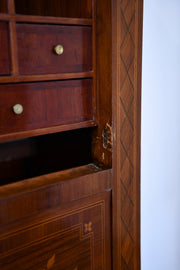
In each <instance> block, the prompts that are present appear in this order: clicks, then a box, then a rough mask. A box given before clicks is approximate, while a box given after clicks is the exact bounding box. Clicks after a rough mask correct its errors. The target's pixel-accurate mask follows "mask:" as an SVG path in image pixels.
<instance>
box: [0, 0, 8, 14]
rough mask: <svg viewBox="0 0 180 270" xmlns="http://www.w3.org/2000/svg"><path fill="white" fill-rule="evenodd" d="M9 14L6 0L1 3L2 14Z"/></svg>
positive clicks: (0, 10)
mask: <svg viewBox="0 0 180 270" xmlns="http://www.w3.org/2000/svg"><path fill="white" fill-rule="evenodd" d="M7 12H8V6H7V1H6V0H1V3H0V13H7Z"/></svg>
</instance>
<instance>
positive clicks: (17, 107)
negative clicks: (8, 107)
mask: <svg viewBox="0 0 180 270" xmlns="http://www.w3.org/2000/svg"><path fill="white" fill-rule="evenodd" d="M13 112H14V113H15V114H21V113H22V112H23V106H22V105H21V104H16V105H14V106H13Z"/></svg>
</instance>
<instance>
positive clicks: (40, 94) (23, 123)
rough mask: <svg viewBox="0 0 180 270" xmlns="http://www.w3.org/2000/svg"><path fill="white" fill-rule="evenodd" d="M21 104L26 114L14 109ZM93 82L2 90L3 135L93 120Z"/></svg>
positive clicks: (0, 125) (5, 87)
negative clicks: (18, 112)
mask: <svg viewBox="0 0 180 270" xmlns="http://www.w3.org/2000/svg"><path fill="white" fill-rule="evenodd" d="M15 104H21V105H22V106H23V112H22V114H19V115H18V114H15V113H14V112H13V110H12V109H13V106H14V105H15ZM92 118H93V115H92V82H91V80H90V79H84V80H72V81H59V82H47V83H29V84H14V85H11V84H8V85H1V86H0V134H6V133H11V132H17V131H25V130H31V129H36V128H42V127H49V126H57V125H63V124H71V123H78V122H83V121H87V120H92Z"/></svg>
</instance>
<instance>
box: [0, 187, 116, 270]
mask: <svg viewBox="0 0 180 270" xmlns="http://www.w3.org/2000/svg"><path fill="white" fill-rule="evenodd" d="M39 200H40V198H39ZM31 203H32V202H31V201H29V204H31ZM110 209H111V191H108V192H104V193H101V194H98V195H95V196H92V197H87V198H86V199H83V200H82V199H81V200H79V201H75V202H73V203H67V204H66V205H61V206H59V207H56V208H52V209H49V210H48V209H45V211H42V212H39V211H38V209H37V211H36V212H35V213H34V214H32V215H30V216H26V215H25V216H24V217H23V216H22V219H19V220H17V221H16V222H15V223H12V224H11V225H10V226H9V227H6V228H3V226H2V227H1V228H0V229H1V235H0V267H1V269H3V270H11V269H23V270H26V269H34V270H35V269H51V268H53V269H60V270H67V269H72V270H74V269H83V270H85V269H86V270H91V269H94V270H104V269H107V270H110V269H111V210H110Z"/></svg>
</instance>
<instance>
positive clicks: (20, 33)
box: [16, 24, 92, 75]
mask: <svg viewBox="0 0 180 270" xmlns="http://www.w3.org/2000/svg"><path fill="white" fill-rule="evenodd" d="M16 29H17V41H18V62H19V73H20V74H22V75H32V74H47V73H66V72H83V71H91V70H92V28H91V27H90V26H60V25H35V24H17V25H16ZM58 45H61V46H62V48H63V52H62V50H61V51H60V53H61V54H60V55H58V54H57V52H55V47H56V46H58Z"/></svg>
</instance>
